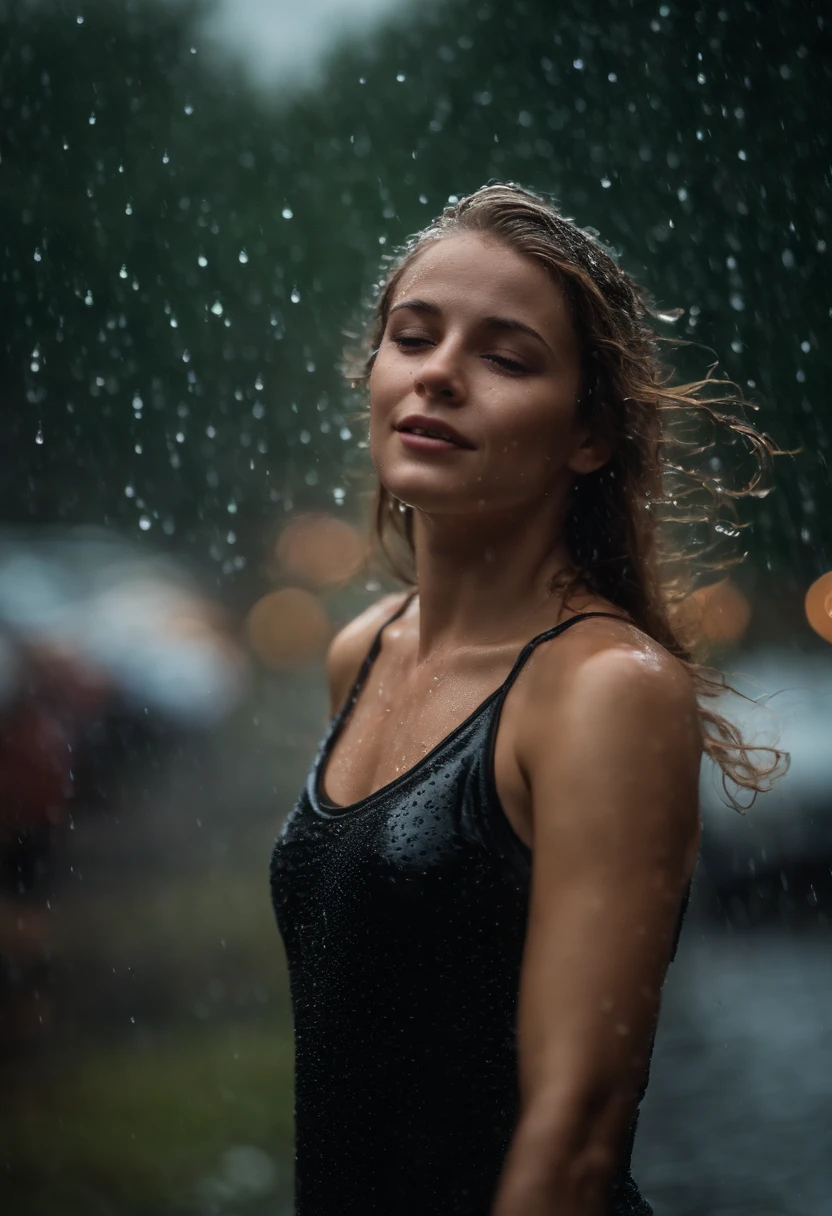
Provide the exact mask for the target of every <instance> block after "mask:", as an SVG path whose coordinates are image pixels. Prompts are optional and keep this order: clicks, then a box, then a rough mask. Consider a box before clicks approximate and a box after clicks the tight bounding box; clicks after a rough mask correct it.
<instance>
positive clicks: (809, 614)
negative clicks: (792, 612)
mask: <svg viewBox="0 0 832 1216" xmlns="http://www.w3.org/2000/svg"><path fill="white" fill-rule="evenodd" d="M806 619H807V620H808V622H809V624H810V625H811V626H812V628H813V629H814V631H815V633H819V634H820V636H821V637H822V638H823V640H824V641H825V642H832V570H827V572H826V574H822V575H821V576H820V578H818V579H815V581H814V582H813V583H812V585H811V587H810V588H809V590H808V591H807V592H806Z"/></svg>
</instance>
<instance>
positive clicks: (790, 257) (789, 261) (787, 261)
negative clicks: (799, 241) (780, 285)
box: [780, 249, 794, 270]
mask: <svg viewBox="0 0 832 1216" xmlns="http://www.w3.org/2000/svg"><path fill="white" fill-rule="evenodd" d="M780 260H781V261H782V263H783V265H784V266H785V267H786V269H787V270H791V269H792V267H793V266H794V254H793V253H792V251H791V249H784V250H783V252H782V253H781V254H780Z"/></svg>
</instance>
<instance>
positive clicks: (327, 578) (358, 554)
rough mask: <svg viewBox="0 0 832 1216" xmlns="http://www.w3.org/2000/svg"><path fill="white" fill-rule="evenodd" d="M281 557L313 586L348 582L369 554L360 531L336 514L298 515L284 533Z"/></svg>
mask: <svg viewBox="0 0 832 1216" xmlns="http://www.w3.org/2000/svg"><path fill="white" fill-rule="evenodd" d="M276 552H277V558H278V561H279V562H280V565H281V567H282V568H283V570H285V571H286V573H287V574H290V575H291V576H292V577H293V578H297V579H300V580H302V581H303V582H304V583H308V584H310V585H311V586H312V587H333V586H336V585H337V584H338V583H345V582H347V580H348V579H350V578H352V576H353V575H354V574H355V573H356V571H358V570H359V569H360V567H361V565H362V564H363V562H364V558H365V557H366V545H365V543H364V541H363V540H362V539H361V536H360V535H359V533H358V530H357V529H356V528H354V527H353V525H352V524H350V523H347V521H346V520H345V519H338V518H337V516H335V515H326V514H323V513H322V514H309V515H297V516H296V517H295V518H294V519H293V520H292V521H291V523H289V524H288V525H287V526H286V527H285V528H284V530H283V532H282V533H281V535H280V539H279V540H278V542H277V550H276Z"/></svg>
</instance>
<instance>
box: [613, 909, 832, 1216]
mask: <svg viewBox="0 0 832 1216" xmlns="http://www.w3.org/2000/svg"><path fill="white" fill-rule="evenodd" d="M633 1172H634V1174H635V1176H636V1178H637V1179H638V1182H639V1185H640V1186H641V1188H642V1190H643V1192H644V1194H645V1195H646V1196H647V1197H648V1198H649V1199H650V1201H651V1203H652V1204H653V1206H654V1208H655V1211H656V1216H830V1214H832V935H830V934H829V933H820V932H815V933H813V934H809V935H807V934H802V935H787V934H781V933H777V932H769V931H758V932H755V933H750V934H742V935H737V934H733V933H730V932H728V931H726V932H715V931H713V930H709V931H703V930H702V929H701V928H700V927H699V926H698V925H695V924H688V925H687V927H686V930H685V932H684V933H683V935H682V943H681V945H680V948H679V953H678V955H677V958H676V961H675V962H674V964H673V966H672V968H671V973H670V975H669V976H668V980H667V984H666V987H665V998H664V1007H663V1011H662V1018H661V1022H660V1027H659V1034H658V1037H657V1041H656V1050H655V1054H654V1058H653V1070H652V1079H651V1083H650V1089H649V1091H648V1094H647V1097H646V1099H645V1102H644V1105H643V1109H642V1117H641V1124H640V1129H639V1135H638V1139H637V1142H636V1150H635V1155H634V1161H633Z"/></svg>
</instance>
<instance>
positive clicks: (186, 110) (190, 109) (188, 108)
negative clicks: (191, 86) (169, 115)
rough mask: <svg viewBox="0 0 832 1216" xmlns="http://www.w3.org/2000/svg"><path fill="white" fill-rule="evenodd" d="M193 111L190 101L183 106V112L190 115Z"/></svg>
mask: <svg viewBox="0 0 832 1216" xmlns="http://www.w3.org/2000/svg"><path fill="white" fill-rule="evenodd" d="M193 112H194V108H193V106H192V105H191V104H190V103H189V104H188V105H186V106H185V113H186V114H188V115H191V114H193Z"/></svg>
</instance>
